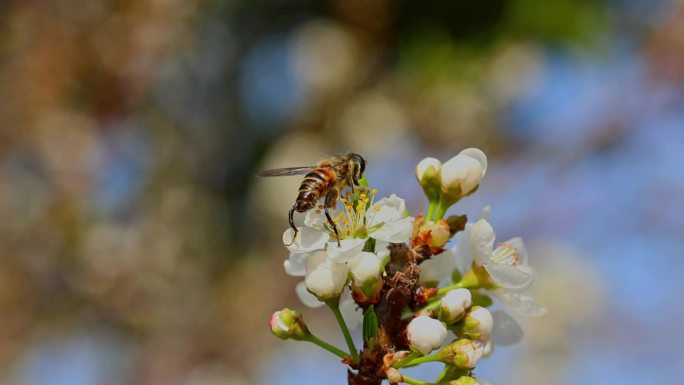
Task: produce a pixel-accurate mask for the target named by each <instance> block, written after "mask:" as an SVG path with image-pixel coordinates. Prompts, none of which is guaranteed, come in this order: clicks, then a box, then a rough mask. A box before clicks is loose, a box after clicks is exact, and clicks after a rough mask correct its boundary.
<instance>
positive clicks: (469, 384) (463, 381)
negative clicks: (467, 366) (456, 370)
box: [446, 376, 480, 385]
mask: <svg viewBox="0 0 684 385" xmlns="http://www.w3.org/2000/svg"><path fill="white" fill-rule="evenodd" d="M446 384H447V385H480V383H479V382H477V380H476V379H474V378H473V377H470V376H461V377H459V378H458V379H457V380H451V381H449V382H447V383H446Z"/></svg>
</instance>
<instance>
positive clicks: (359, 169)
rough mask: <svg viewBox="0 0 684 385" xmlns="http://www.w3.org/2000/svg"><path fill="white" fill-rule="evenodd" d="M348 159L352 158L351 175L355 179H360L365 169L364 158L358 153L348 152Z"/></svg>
mask: <svg viewBox="0 0 684 385" xmlns="http://www.w3.org/2000/svg"><path fill="white" fill-rule="evenodd" d="M349 157H350V159H351V160H352V164H353V174H352V175H353V177H354V179H355V180H357V181H358V180H359V179H361V177H363V173H364V171H366V160H365V159H363V157H362V156H361V155H359V154H355V153H353V152H352V153H350V154H349Z"/></svg>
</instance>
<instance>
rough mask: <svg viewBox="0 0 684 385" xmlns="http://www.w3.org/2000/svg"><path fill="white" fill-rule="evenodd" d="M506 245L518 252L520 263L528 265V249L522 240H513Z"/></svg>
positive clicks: (516, 238) (518, 238)
mask: <svg viewBox="0 0 684 385" xmlns="http://www.w3.org/2000/svg"><path fill="white" fill-rule="evenodd" d="M504 243H506V244H507V245H508V246H510V247H512V248H514V249H515V250H516V251H517V252H518V259H520V263H522V264H523V265H527V248H526V247H525V242H523V240H522V238H520V237H515V238H511V239H509V240H507V241H506V242H504Z"/></svg>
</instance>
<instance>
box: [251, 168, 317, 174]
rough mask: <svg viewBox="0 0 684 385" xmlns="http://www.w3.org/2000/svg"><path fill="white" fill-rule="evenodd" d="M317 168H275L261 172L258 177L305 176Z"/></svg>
mask: <svg viewBox="0 0 684 385" xmlns="http://www.w3.org/2000/svg"><path fill="white" fill-rule="evenodd" d="M315 168H316V166H302V167H286V168H274V169H271V170H263V171H259V172H258V173H257V174H256V176H288V175H304V174H307V173H309V171H311V170H313V169H315Z"/></svg>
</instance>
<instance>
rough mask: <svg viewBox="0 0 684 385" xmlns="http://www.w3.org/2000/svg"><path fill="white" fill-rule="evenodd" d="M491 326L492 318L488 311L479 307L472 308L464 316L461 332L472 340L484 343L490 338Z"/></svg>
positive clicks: (492, 323)
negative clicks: (463, 325)
mask: <svg viewBox="0 0 684 385" xmlns="http://www.w3.org/2000/svg"><path fill="white" fill-rule="evenodd" d="M493 325H494V318H493V317H492V313H490V312H489V310H487V309H486V308H484V307H481V306H473V307H472V308H471V309H470V311H468V314H467V315H466V318H465V327H464V329H463V331H464V332H465V334H466V335H468V336H470V337H472V338H475V339H478V340H481V341H484V342H486V341H488V340H489V339H490V338H491V336H492V327H493Z"/></svg>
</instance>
